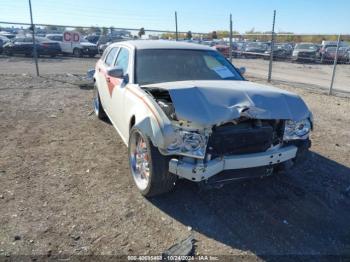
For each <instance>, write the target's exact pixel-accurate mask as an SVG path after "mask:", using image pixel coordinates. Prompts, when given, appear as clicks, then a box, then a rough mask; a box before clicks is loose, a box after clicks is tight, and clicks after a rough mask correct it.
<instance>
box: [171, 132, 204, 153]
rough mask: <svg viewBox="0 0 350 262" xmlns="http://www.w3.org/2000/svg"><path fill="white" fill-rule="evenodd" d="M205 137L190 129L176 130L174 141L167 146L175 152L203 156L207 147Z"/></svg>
mask: <svg viewBox="0 0 350 262" xmlns="http://www.w3.org/2000/svg"><path fill="white" fill-rule="evenodd" d="M207 140H208V139H207V137H206V136H204V135H201V134H199V133H195V132H190V131H183V130H179V131H177V134H176V137H175V139H174V141H173V142H172V143H171V144H170V145H169V146H168V151H169V152H171V153H175V154H180V155H185V156H191V157H196V158H204V156H205V150H206V147H207Z"/></svg>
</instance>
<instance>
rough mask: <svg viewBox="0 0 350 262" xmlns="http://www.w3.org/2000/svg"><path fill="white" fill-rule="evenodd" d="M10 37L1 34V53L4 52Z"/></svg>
mask: <svg viewBox="0 0 350 262" xmlns="http://www.w3.org/2000/svg"><path fill="white" fill-rule="evenodd" d="M8 41H10V39H8V38H7V37H6V36H2V35H0V54H1V53H2V52H3V47H2V46H3V45H4V44H6V43H7V42H8Z"/></svg>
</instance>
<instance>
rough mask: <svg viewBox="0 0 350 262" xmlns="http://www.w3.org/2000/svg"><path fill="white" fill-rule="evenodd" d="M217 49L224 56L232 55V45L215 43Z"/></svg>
mask: <svg viewBox="0 0 350 262" xmlns="http://www.w3.org/2000/svg"><path fill="white" fill-rule="evenodd" d="M213 47H214V48H215V49H216V50H217V51H219V52H220V53H221V54H222V55H223V56H224V57H229V56H230V47H229V46H227V45H214V46H213Z"/></svg>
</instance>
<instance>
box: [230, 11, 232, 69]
mask: <svg viewBox="0 0 350 262" xmlns="http://www.w3.org/2000/svg"><path fill="white" fill-rule="evenodd" d="M230 62H231V63H232V14H230Z"/></svg>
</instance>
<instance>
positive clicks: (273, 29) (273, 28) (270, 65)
mask: <svg viewBox="0 0 350 262" xmlns="http://www.w3.org/2000/svg"><path fill="white" fill-rule="evenodd" d="M275 22H276V10H274V11H273V21H272V32H271V50H270V64H269V75H268V77H267V82H271V75H272V61H273V49H274V45H275Z"/></svg>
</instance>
